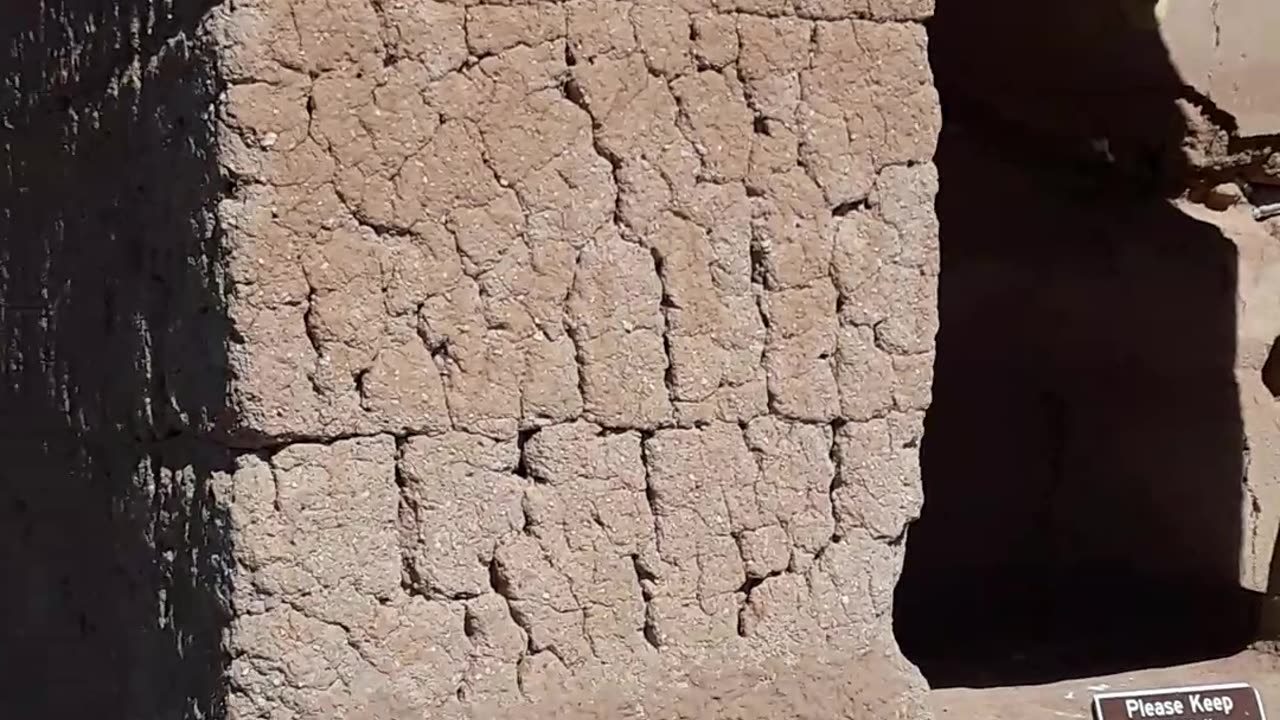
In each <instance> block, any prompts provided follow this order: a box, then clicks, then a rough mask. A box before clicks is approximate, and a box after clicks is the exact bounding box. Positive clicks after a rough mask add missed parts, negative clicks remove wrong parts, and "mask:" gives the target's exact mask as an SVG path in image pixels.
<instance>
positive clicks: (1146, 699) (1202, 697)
mask: <svg viewBox="0 0 1280 720" xmlns="http://www.w3.org/2000/svg"><path fill="white" fill-rule="evenodd" d="M1093 717H1094V718H1095V720H1266V717H1267V715H1266V713H1265V712H1263V710H1262V698H1261V697H1259V696H1258V691H1257V690H1254V689H1253V688H1252V687H1251V686H1249V685H1247V684H1245V683H1236V684H1232V685H1204V686H1201V687H1185V688H1168V689H1163V690H1138V691H1134V692H1113V693H1102V694H1100V695H1094V696H1093Z"/></svg>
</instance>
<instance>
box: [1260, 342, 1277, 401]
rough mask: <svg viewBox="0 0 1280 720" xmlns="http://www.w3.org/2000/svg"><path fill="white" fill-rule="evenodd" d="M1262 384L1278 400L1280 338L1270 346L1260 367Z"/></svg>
mask: <svg viewBox="0 0 1280 720" xmlns="http://www.w3.org/2000/svg"><path fill="white" fill-rule="evenodd" d="M1262 384H1263V385H1265V386H1266V388H1267V389H1268V390H1270V391H1271V394H1272V396H1274V397H1277V398H1280V338H1277V339H1276V342H1274V343H1272V344H1271V351H1270V352H1268V353H1267V361H1266V362H1265V363H1263V365H1262Z"/></svg>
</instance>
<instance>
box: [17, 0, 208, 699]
mask: <svg viewBox="0 0 1280 720" xmlns="http://www.w3.org/2000/svg"><path fill="white" fill-rule="evenodd" d="M211 4H212V3H211V0H191V1H186V0H44V1H43V2H5V3H3V7H0V340H2V341H3V345H0V375H2V376H0V562H3V566H0V576H2V577H3V581H0V618H3V620H0V623H2V625H0V675H3V677H4V680H3V682H0V717H4V718H31V719H35V718H40V719H41V720H46V719H47V720H58V719H61V718H74V719H75V720H84V719H85V718H122V719H126V718H127V719H129V720H133V719H139V718H147V719H150V718H165V719H169V718H212V717H220V716H223V715H224V710H223V706H224V701H223V693H224V690H223V685H224V682H223V674H224V666H225V659H224V657H223V651H222V645H221V643H222V638H223V634H224V629H225V627H226V625H227V622H228V619H229V618H228V610H227V604H228V598H229V593H228V588H227V582H228V577H229V573H228V570H229V568H228V567H227V566H226V564H227V558H228V557H229V553H230V548H229V547H228V537H227V530H228V528H227V524H226V519H225V517H223V515H222V514H221V513H220V512H219V511H218V509H217V505H216V503H215V502H214V498H213V492H212V481H213V479H214V478H216V477H217V476H218V474H219V473H221V472H223V471H225V470H226V467H227V460H226V457H225V456H224V454H223V452H222V451H221V450H220V449H219V448H218V446H217V445H216V444H214V443H206V442H205V438H206V432H207V430H208V429H209V427H210V425H211V423H212V419H213V418H215V417H217V416H218V415H219V413H220V412H221V411H222V409H223V407H222V406H223V404H224V403H225V397H226V391H227V389H226V381H225V377H226V357H225V341H226V325H227V321H226V317H225V310H224V302H223V291H222V288H221V280H220V278H219V268H220V267H221V258H220V257H219V252H220V248H219V245H220V235H219V230H218V228H217V226H216V222H215V220H214V217H215V216H214V212H213V210H214V207H213V203H214V202H215V196H216V194H217V192H218V190H219V187H218V186H219V182H220V181H219V176H218V166H217V163H216V158H215V156H214V154H215V148H216V144H215V139H214V117H213V109H212V105H213V101H214V99H215V97H216V94H217V93H218V92H219V84H218V80H217V68H216V66H215V56H214V54H213V52H212V50H211V49H210V48H207V47H204V46H203V45H202V44H201V43H200V42H199V41H198V39H197V37H198V35H199V33H198V32H197V27H198V25H199V23H200V21H201V19H202V18H203V17H204V16H205V15H206V13H207V12H208V10H209V7H210V5H211Z"/></svg>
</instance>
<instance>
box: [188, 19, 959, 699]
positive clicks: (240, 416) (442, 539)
mask: <svg viewBox="0 0 1280 720" xmlns="http://www.w3.org/2000/svg"><path fill="white" fill-rule="evenodd" d="M931 10H932V8H931V6H930V4H929V3H927V2H919V1H907V2H879V1H875V0H873V1H870V2H867V1H862V2H859V1H857V0H854V1H852V2H847V1H841V2H826V1H823V0H802V1H800V2H791V1H790V0H763V1H759V0H742V1H740V2H720V3H712V2H699V1H698V0H686V1H684V2H660V3H631V2H595V1H592V0H570V1H569V2H563V3H529V4H500V3H495V4H467V3H438V2H431V1H430V0H413V1H406V0H400V1H396V2H392V1H390V0H385V1H380V0H373V1H372V2H370V1H369V0H326V1H325V2H318V1H306V0H296V1H294V2H283V1H275V2H268V1H259V0H251V1H249V2H242V1H237V2H235V3H226V4H223V5H221V6H219V7H218V8H217V9H216V10H215V11H214V13H213V14H212V15H211V16H210V18H209V24H208V28H209V30H210V32H212V33H214V35H215V36H216V37H217V38H218V39H219V41H220V42H221V46H220V47H221V58H222V72H223V73H224V75H225V80H226V92H225V94H224V96H223V98H222V107H221V114H220V118H221V120H220V122H221V124H220V134H219V137H220V147H219V154H220V157H221V158H222V160H223V162H224V164H225V169H226V171H227V172H228V173H229V174H230V175H231V176H232V177H234V179H235V184H234V192H232V193H230V194H228V195H227V196H226V197H225V198H224V199H223V201H222V203H221V205H220V207H219V215H220V218H221V220H222V222H223V223H224V225H225V227H226V228H227V246H228V249H229V256H228V277H229V283H230V286H231V289H230V300H229V304H230V310H229V316H230V318H231V320H232V322H233V324H234V326H235V329H236V334H235V336H234V338H235V339H234V344H233V346H232V349H231V353H230V365H231V367H232V383H231V396H232V401H233V411H232V412H230V413H229V414H228V418H229V421H228V425H227V427H226V428H225V429H226V430H227V431H228V432H230V433H231V437H233V438H235V442H236V443H238V444H241V445H244V446H247V447H248V448H249V449H252V452H248V453H247V454H245V455H243V456H241V457H240V459H239V462H238V465H237V468H236V470H235V471H234V473H232V474H231V475H230V476H229V477H228V478H226V488H227V489H226V492H228V493H229V497H230V498H231V500H230V506H231V515H232V523H233V527H234V532H235V534H236V537H237V538H238V542H237V544H236V548H237V550H236V559H237V574H236V582H235V590H234V602H235V605H236V609H237V616H236V620H235V623H234V626H233V629H232V632H231V636H230V640H231V643H230V644H231V650H232V654H233V657H234V660H233V663H232V668H231V679H232V682H233V691H232V697H231V699H230V703H231V708H232V711H233V713H234V714H235V715H236V716H238V717H244V718H249V717H264V718H265V717H272V718H275V717H339V716H343V717H356V716H360V717H365V716H368V717H383V716H391V715H386V714H385V713H387V712H391V713H392V714H396V713H400V715H399V716H404V717H407V716H410V715H411V714H412V715H416V716H421V715H422V714H423V713H426V714H428V715H429V716H430V717H443V716H447V715H449V714H453V713H461V712H464V711H465V710H466V709H467V708H479V707H488V708H492V707H495V706H497V707H506V706H510V705H518V704H525V703H530V702H532V703H535V704H536V703H538V702H546V701H548V700H549V699H551V698H555V697H566V695H565V694H564V693H565V692H568V693H569V695H567V696H573V694H574V692H575V689H576V690H577V691H580V692H581V694H582V695H581V696H583V697H589V696H594V695H593V693H594V691H593V690H592V688H599V687H602V686H604V685H605V684H608V685H615V686H626V685H638V684H643V682H644V681H646V679H649V678H659V679H660V678H671V677H676V676H683V675H685V674H687V673H686V672H685V671H686V670H687V669H688V668H689V667H694V666H705V667H711V668H717V667H720V666H721V663H722V662H724V660H722V659H724V658H736V659H737V661H738V662H741V661H743V659H744V658H745V659H747V660H750V659H751V658H755V659H756V660H754V661H751V662H760V663H763V662H765V660H766V659H767V658H779V657H780V658H787V657H792V658H800V657H805V656H809V655H812V654H815V653H816V654H819V655H822V656H825V657H826V658H828V659H830V658H855V657H863V658H864V659H865V662H866V667H867V670H866V671H865V672H864V673H859V677H863V678H865V679H866V681H867V682H868V683H869V684H870V685H876V684H879V685H880V687H881V688H882V689H881V690H878V691H876V692H881V693H888V695H886V697H898V695H896V694H894V693H898V692H901V693H906V694H907V695H914V694H917V693H918V692H919V689H920V687H921V684H920V683H919V682H918V679H917V678H918V676H917V675H916V674H915V673H914V671H913V670H912V669H911V668H910V667H909V666H908V665H907V664H906V663H905V662H903V661H902V660H901V658H900V657H898V656H897V654H896V653H897V651H896V649H895V646H894V644H893V642H892V639H891V633H890V628H889V618H890V601H891V596H892V590H893V586H894V582H895V580H896V577H897V574H898V572H899V568H900V560H901V552H902V539H903V537H904V532H905V527H906V524H907V523H908V522H909V521H910V520H911V519H912V518H913V517H915V515H916V514H917V513H918V510H919V505H920V492H919V470H918V461H917V455H916V453H917V450H916V448H917V445H918V442H919V437H920V433H921V420H922V416H923V411H924V409H925V408H926V406H927V404H928V400H929V395H928V387H929V378H930V372H931V365H932V351H933V335H934V332H935V328H936V310H935V304H936V302H935V292H936V275H937V268H938V253H937V245H936V238H937V230H936V220H935V217H934V215H933V210H932V199H933V195H934V193H935V191H936V184H937V180H936V172H935V170H934V168H933V166H932V164H931V162H930V158H931V156H932V154H933V149H934V143H935V138H936V135H937V132H938V127H939V123H940V117H939V110H938V100H937V96H936V93H935V91H934V90H933V87H932V82H931V75H930V71H929V68H928V64H927V59H926V45H925V33H924V29H923V26H922V24H921V22H922V21H923V20H924V19H925V18H926V17H927V16H928V15H929V14H930V12H931ZM895 677H896V678H901V679H902V680H903V682H902V684H901V686H900V687H898V689H896V690H894V689H893V688H894V687H896V686H895V685H894V684H893V683H888V684H884V683H881V682H880V680H884V679H886V678H895ZM876 678H879V679H880V680H875V679H876ZM654 682H659V680H654ZM865 694H866V693H865V692H864V691H862V690H859V691H858V692H851V693H849V694H848V695H849V697H848V698H846V700H845V701H841V702H846V701H847V703H849V704H848V707H853V706H854V705H856V704H857V703H859V702H864V700H865V697H864V696H865ZM860 698H862V699H860ZM894 702H895V703H896V704H894V707H895V708H898V709H897V710H895V712H899V711H900V712H903V713H908V714H911V713H916V712H921V711H919V709H918V707H916V706H914V705H912V704H911V703H907V704H902V703H897V702H896V701H894ZM767 706H768V703H765V704H763V705H761V707H762V708H764V707H767ZM774 707H775V710H772V711H768V712H771V713H773V714H776V707H777V706H776V705H775V706H774ZM386 708H393V710H390V711H388V710H386ZM761 712H766V710H763V709H762V710H761ZM796 712H798V711H796ZM859 712H871V710H870V706H869V705H868V706H867V707H866V708H864V709H863V710H861V711H859ZM360 713H371V714H367V715H360ZM379 713H382V714H379ZM881 716H883V714H882V713H878V714H876V717H881ZM868 717H870V715H868Z"/></svg>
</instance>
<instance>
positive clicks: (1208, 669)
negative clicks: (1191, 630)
mask: <svg viewBox="0 0 1280 720" xmlns="http://www.w3.org/2000/svg"><path fill="white" fill-rule="evenodd" d="M1227 682H1248V683H1251V684H1252V685H1253V686H1254V687H1256V688H1257V689H1258V691H1259V692H1260V693H1261V694H1262V701H1263V704H1264V705H1265V707H1266V708H1268V709H1270V710H1271V711H1272V713H1280V657H1277V656H1276V655H1272V654H1268V653H1263V652H1258V651H1254V650H1246V651H1244V652H1241V653H1238V654H1236V655H1232V656H1229V657H1224V658H1220V659H1217V660H1208V661H1205V662H1198V663H1192V664H1188V665H1175V666H1171V667H1163V668H1152V669H1147V670H1140V671H1136V672H1125V673H1118V674H1115V675H1104V676H1100V677H1093V678H1083V679H1079V680H1065V681H1062V682H1055V683H1050V684H1046V685H1023V686H1017V687H1001V688H990V689H981V690H979V689H970V688H948V689H944V690H934V691H932V692H931V693H930V694H929V702H930V705H931V706H932V708H933V712H934V715H935V717H936V718H937V720H952V719H954V720H968V719H969V718H973V719H975V720H976V719H978V718H982V720H1042V719H1048V718H1089V717H1090V713H1089V703H1090V701H1091V699H1092V696H1093V693H1095V692H1107V691H1116V690H1139V689H1144V688H1160V687H1179V686H1186V685H1207V684H1213V683H1227Z"/></svg>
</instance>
